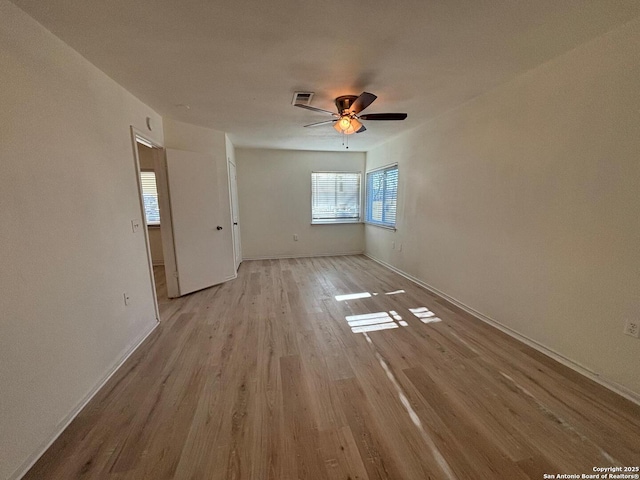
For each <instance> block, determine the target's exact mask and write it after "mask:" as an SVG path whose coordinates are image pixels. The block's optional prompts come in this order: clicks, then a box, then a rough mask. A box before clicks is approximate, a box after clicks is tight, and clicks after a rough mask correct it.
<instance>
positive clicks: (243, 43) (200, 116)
mask: <svg viewBox="0 0 640 480" xmlns="http://www.w3.org/2000/svg"><path fill="white" fill-rule="evenodd" d="M14 3H15V4H16V5H18V6H19V7H20V8H22V9H23V10H25V11H26V12H27V13H28V14H30V15H31V16H32V17H34V18H35V19H36V20H38V21H39V22H40V23H42V24H43V25H44V26H45V27H47V28H48V29H49V30H51V31H52V32H53V33H54V34H56V35H57V36H58V37H60V38H61V39H62V40H64V41H65V42H66V43H67V44H69V45H70V46H72V47H73V48H74V49H76V50H77V51H78V52H80V53H81V54H82V55H83V56H85V57H86V58H87V59H88V60H89V61H91V62H92V63H93V64H95V65H96V66H98V67H99V68H100V69H101V70H103V71H104V72H105V73H107V74H108V75H109V76H111V77H112V78H113V79H115V80H116V81H117V82H118V83H120V84H121V85H123V86H124V87H125V88H126V89H127V90H129V91H130V92H132V93H133V94H134V95H136V96H137V97H138V98H140V99H141V100H142V101H144V102H145V103H147V104H148V105H150V106H151V107H153V108H154V109H156V110H157V111H158V112H159V113H161V114H162V115H164V116H168V117H171V118H174V119H177V120H181V121H184V122H188V123H193V124H196V125H201V126H206V127H210V128H213V129H216V130H221V131H225V132H228V133H229V134H230V137H231V139H232V141H233V142H234V144H235V145H237V146H245V147H266V148H285V149H304V150H343V149H344V147H343V146H342V138H341V135H340V134H338V133H337V132H336V131H335V130H334V129H333V128H331V125H324V126H320V127H314V128H303V127H302V126H303V125H305V124H307V123H312V122H316V121H321V120H325V119H326V118H325V117H324V116H323V115H321V114H318V113H314V112H310V111H306V110H303V109H299V108H295V107H293V106H291V98H292V94H293V92H294V91H296V90H304V91H313V92H315V93H316V96H315V98H314V100H313V102H312V105H313V106H316V107H319V108H323V109H327V110H332V111H333V110H334V109H335V107H334V106H333V99H334V98H335V97H336V96H338V95H345V94H356V95H357V94H359V93H361V92H362V91H369V92H372V93H375V94H376V95H378V100H377V101H376V102H375V103H374V104H373V105H372V106H371V107H369V108H368V109H367V110H366V113H378V112H407V113H408V114H409V117H408V119H407V120H405V121H404V122H373V121H369V122H364V123H365V125H366V126H367V131H366V132H364V133H362V134H356V135H351V136H350V137H349V147H350V150H356V151H366V150H369V149H370V148H372V147H374V146H376V145H378V144H380V143H381V142H383V141H385V140H386V139H388V138H390V137H392V136H394V135H397V134H398V133H399V132H401V131H402V130H403V129H405V128H413V127H415V126H417V125H419V124H420V123H424V122H426V121H428V120H429V119H431V118H433V117H435V116H437V115H439V114H441V113H443V112H445V111H447V110H450V109H452V108H455V107H456V106H458V105H461V104H463V103H464V102H466V101H468V100H469V99H471V98H473V97H476V96H478V95H481V94H483V93H485V92H487V91H489V90H491V89H492V88H495V87H496V86H497V85H499V84H501V83H504V82H506V81H508V80H509V79H511V78H513V77H514V76H516V75H518V74H520V73H522V72H524V71H526V70H529V69H531V68H534V67H535V66H537V65H540V64H542V63H544V62H546V61H548V60H550V59H552V58H554V57H556V56H558V55H560V54H562V53H563V52H566V51H568V50H570V49H572V48H574V47H576V46H577V45H579V44H581V43H584V42H586V41H588V40H589V39H591V38H594V37H596V36H599V35H601V34H603V33H605V32H607V31H609V30H611V29H613V28H615V27H616V26H618V25H620V24H622V23H625V22H627V21H629V20H631V19H633V18H635V17H637V16H638V15H640V2H638V1H637V0H621V1H618V0H597V1H595V0H594V1H573V0H561V1H559V0H517V1H516V0H486V1H479V0H467V1H462V0H439V1H433V0H406V1H397V2H390V1H388V0H386V1H380V0H369V1H336V0H318V1H315V2H310V1H304V0H268V1H265V0H258V1H256V0H235V1H228V0H222V1H211V0H180V1H178V0H155V1H144V0H141V1H137V2H131V1H130V0H126V1H125V0H108V1H105V0H46V1H45V0H15V1H14ZM185 105H188V106H189V108H186V107H185Z"/></svg>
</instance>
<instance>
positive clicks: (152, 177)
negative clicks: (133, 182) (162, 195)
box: [140, 171, 160, 225]
mask: <svg viewBox="0 0 640 480" xmlns="http://www.w3.org/2000/svg"><path fill="white" fill-rule="evenodd" d="M140 183H141V184H142V201H143V203H144V215H145V217H146V221H147V225H160V208H159V207H158V189H157V188H156V173H155V172H148V171H147V172H140Z"/></svg>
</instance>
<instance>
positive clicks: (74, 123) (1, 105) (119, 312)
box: [0, 0, 163, 479]
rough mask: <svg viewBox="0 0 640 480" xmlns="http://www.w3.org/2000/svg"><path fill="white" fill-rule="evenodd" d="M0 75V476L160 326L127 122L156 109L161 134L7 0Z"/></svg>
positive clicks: (0, 15)
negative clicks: (135, 227) (133, 224)
mask: <svg viewBox="0 0 640 480" xmlns="http://www.w3.org/2000/svg"><path fill="white" fill-rule="evenodd" d="M0 72H2V88H0V132H1V133H0V166H1V168H0V206H1V207H0V225H1V226H2V227H1V228H0V265H2V268H0V291H1V292H2V295H0V312H1V316H0V385H1V388H0V405H1V408H0V432H2V433H1V434H0V478H3V479H4V478H15V477H16V476H17V475H19V474H21V473H22V472H23V471H24V469H25V468H26V467H28V466H29V464H30V462H32V461H34V460H35V459H36V457H37V456H38V455H39V454H40V453H41V452H42V451H43V450H44V448H45V447H46V446H47V444H48V442H50V441H51V440H52V439H53V438H54V437H55V435H57V434H58V433H59V432H60V430H61V429H62V428H63V427H64V426H65V424H66V422H67V421H68V420H69V419H70V416H71V415H73V414H74V413H75V412H76V409H77V408H78V407H79V406H80V405H81V404H82V402H83V401H84V399H85V398H86V397H87V395H89V394H91V393H92V392H93V391H94V390H95V388H96V387H97V386H99V385H100V384H101V382H102V380H103V379H105V378H106V377H107V376H108V375H109V374H110V373H111V372H112V371H113V369H114V368H115V367H116V366H117V365H118V364H119V362H120V361H121V360H122V359H123V358H124V357H125V355H127V354H128V352H130V351H131V349H132V348H134V347H135V346H136V345H137V343H138V342H139V341H140V340H141V339H142V338H143V337H144V336H145V335H146V334H147V333H148V332H149V331H150V330H151V329H152V328H153V327H154V326H155V325H156V317H155V308H154V301H153V293H152V284H151V279H150V276H149V269H148V264H147V254H146V247H145V241H144V231H143V230H139V232H138V233H136V234H134V233H133V232H132V228H131V220H132V219H135V220H137V221H138V222H142V212H141V209H140V200H139V196H138V187H137V180H136V172H135V168H134V154H133V145H132V142H131V136H130V125H134V126H136V127H137V128H138V129H140V130H144V129H146V127H145V118H146V117H147V116H150V117H151V118H152V119H153V121H154V122H155V124H156V125H158V126H160V128H158V129H157V130H155V131H154V132H153V133H149V136H150V137H152V138H153V139H154V140H155V141H157V142H162V141H163V138H162V128H161V125H162V119H161V118H160V117H159V116H158V115H157V114H156V113H155V112H153V111H152V110H151V109H150V108H148V107H147V106H146V105H144V104H142V103H141V102H140V101H138V100H137V99H136V98H134V97H133V96H132V95H130V94H129V93H128V92H127V91H125V90H124V89H122V88H121V87H120V86H118V85H117V84H116V83H115V82H113V81H112V80H111V79H110V78H108V77H107V76H106V75H105V74H103V73H102V72H101V71H99V70H98V69H97V68H95V67H94V66H93V65H91V64H90V63H89V62H87V61H86V60H85V59H84V58H82V57H81V56H80V55H79V54H78V53H76V52H75V51H74V50H72V49H70V48H69V47H68V46H66V45H65V44H64V43H62V42H61V41H60V40H59V39H57V38H56V37H55V36H53V35H52V34H51V33H50V32H49V31H47V30H45V29H44V28H43V27H42V26H41V25H39V24H38V23H36V22H35V21H34V20H33V19H31V18H30V17H28V16H27V15H26V14H24V13H23V12H22V11H21V10H19V9H18V8H17V7H15V6H14V5H13V4H11V3H9V2H7V1H6V0H0ZM124 292H127V293H128V294H129V296H130V298H131V305H130V306H128V307H125V305H124V302H123V293H124Z"/></svg>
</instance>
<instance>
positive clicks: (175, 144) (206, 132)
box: [164, 118, 236, 279]
mask: <svg viewBox="0 0 640 480" xmlns="http://www.w3.org/2000/svg"><path fill="white" fill-rule="evenodd" d="M164 138H165V147H166V148H174V149H177V150H187V151H190V152H199V153H204V154H206V155H210V156H212V157H213V158H214V161H215V162H216V168H217V176H216V178H217V179H218V185H217V189H216V194H217V201H218V203H219V205H220V218H219V219H218V221H219V222H220V223H219V225H221V226H222V227H223V230H222V232H220V233H221V235H222V236H223V237H224V240H223V244H224V248H223V249H222V250H221V251H219V252H216V255H217V256H218V258H219V259H220V261H221V262H223V263H224V271H225V276H226V278H227V279H231V278H233V277H235V274H236V269H235V266H234V261H233V238H232V235H233V234H232V231H231V224H232V222H231V203H230V199H229V183H228V170H227V149H226V147H227V137H226V135H225V133H224V132H219V131H217V130H212V129H210V128H204V127H199V126H196V125H190V124H188V123H183V122H178V121H176V120H172V119H169V118H165V120H164Z"/></svg>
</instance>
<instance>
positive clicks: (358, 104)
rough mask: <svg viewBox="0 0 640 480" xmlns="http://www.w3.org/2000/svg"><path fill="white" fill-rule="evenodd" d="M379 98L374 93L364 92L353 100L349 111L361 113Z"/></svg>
mask: <svg viewBox="0 0 640 480" xmlns="http://www.w3.org/2000/svg"><path fill="white" fill-rule="evenodd" d="M376 98H378V97H377V96H376V95H374V94H373V93H369V92H362V94H361V95H360V96H359V97H358V98H356V99H355V100H354V101H353V104H352V105H351V106H350V107H349V113H356V114H358V113H360V112H361V111H363V110H364V109H365V108H367V107H368V106H369V105H371V104H372V103H373V101H374V100H375V99H376Z"/></svg>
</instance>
